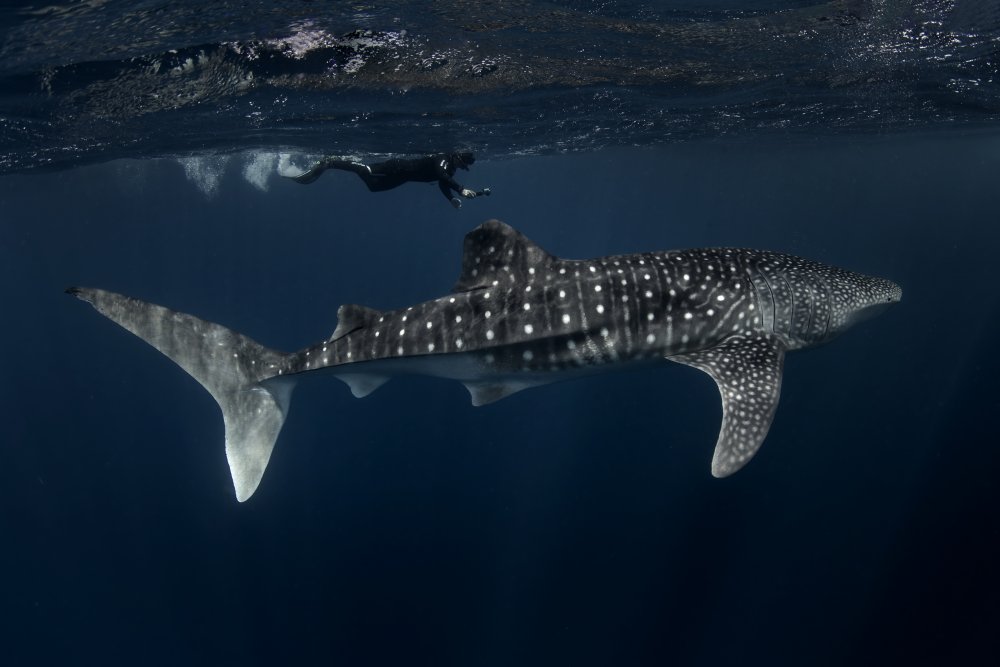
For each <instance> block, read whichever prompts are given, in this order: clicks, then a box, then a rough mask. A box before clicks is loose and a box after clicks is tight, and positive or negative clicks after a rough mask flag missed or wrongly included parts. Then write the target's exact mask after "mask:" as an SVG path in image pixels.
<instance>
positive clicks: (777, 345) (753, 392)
mask: <svg viewBox="0 0 1000 667" xmlns="http://www.w3.org/2000/svg"><path fill="white" fill-rule="evenodd" d="M667 358H668V359H670V360H672V361H677V362H680V363H682V364H687V365H688V366H693V367H694V368H697V369H699V370H702V371H705V372H706V373H708V374H709V375H711V376H712V379H713V380H715V383H716V384H717V385H718V386H719V393H720V394H722V426H721V428H720V429H719V440H718V442H716V444H715V454H714V455H713V457H712V474H713V475H714V476H715V477H726V476H728V475H731V474H733V473H734V472H736V471H737V470H739V469H740V468H742V467H743V466H744V465H745V464H746V462H747V461H749V460H750V459H751V457H753V455H754V454H755V453H756V452H757V450H758V449H759V448H760V445H761V443H762V442H763V441H764V438H765V437H766V436H767V431H768V429H769V428H770V427H771V421H772V420H773V419H774V412H775V410H777V408H778V398H779V396H780V394H781V374H782V369H783V367H784V363H785V344H784V343H783V342H782V341H781V340H780V339H779V338H777V337H776V336H773V335H767V334H761V333H755V334H750V335H739V336H732V337H731V338H727V339H726V340H725V341H724V342H722V343H721V344H719V345H716V346H715V347H712V348H709V349H707V350H701V351H698V352H695V353H692V354H680V355H674V356H669V357H667Z"/></svg>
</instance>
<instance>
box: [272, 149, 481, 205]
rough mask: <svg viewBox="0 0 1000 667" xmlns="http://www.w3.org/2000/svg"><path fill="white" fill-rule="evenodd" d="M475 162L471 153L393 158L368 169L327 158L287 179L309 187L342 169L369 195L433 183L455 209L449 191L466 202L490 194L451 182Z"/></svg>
mask: <svg viewBox="0 0 1000 667" xmlns="http://www.w3.org/2000/svg"><path fill="white" fill-rule="evenodd" d="M475 161H476V157H475V156H474V155H473V154H472V153H450V154H444V153H441V154H438V155H428V156H427V157H422V158H417V159H415V160H402V159H398V158H397V159H393V160H386V161H385V162H376V163H375V164H371V165H367V164H364V163H361V162H351V161H349V160H338V159H335V158H327V159H325V160H323V161H321V162H319V163H318V164H316V165H315V166H314V167H313V168H312V169H310V170H309V171H307V172H305V173H302V174H299V175H298V176H291V177H290V178H291V179H292V180H293V181H295V182H296V183H303V184H306V183H312V182H313V181H315V180H316V179H317V178H319V177H320V174H322V173H323V172H324V171H326V170H327V169H342V170H344V171H353V172H354V173H355V174H357V175H358V176H359V177H360V178H361V180H362V181H364V182H365V185H367V186H368V189H369V190H371V191H372V192H382V191H383V190H391V189H393V188H395V187H399V186H400V185H402V184H403V183H410V182H416V183H433V182H434V181H437V184H438V187H439V188H440V189H441V194H443V195H444V196H445V199H447V200H448V201H450V202H451V204H452V206H454V207H455V208H459V207H461V206H462V200H461V199H459V198H458V197H454V196H452V194H451V193H452V191H454V192H455V193H456V194H459V195H462V196H463V197H465V198H466V199H472V198H473V197H476V196H479V195H488V194H490V189H489V188H484V189H482V190H480V191H478V192H476V191H475V190H469V189H468V188H466V187H464V186H463V185H461V184H459V182H458V181H456V180H455V179H454V178H453V176H454V174H455V169H456V168H457V167H461V168H462V169H465V170H466V171H468V169H469V165H470V164H472V163H473V162H475Z"/></svg>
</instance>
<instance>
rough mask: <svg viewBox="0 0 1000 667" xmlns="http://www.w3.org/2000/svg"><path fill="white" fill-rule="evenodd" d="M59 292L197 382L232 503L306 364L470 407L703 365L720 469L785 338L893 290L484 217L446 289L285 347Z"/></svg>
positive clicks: (873, 306)
mask: <svg viewBox="0 0 1000 667" xmlns="http://www.w3.org/2000/svg"><path fill="white" fill-rule="evenodd" d="M67 291H68V292H70V293H72V294H74V295H76V296H77V297H79V298H80V299H82V300H84V301H87V302H89V303H90V304H91V305H93V306H94V308H96V309H97V310H98V311H99V312H100V313H102V314H103V315H105V316H106V317H108V318H109V319H111V320H113V321H114V322H116V323H118V324H119V325H121V326H122V327H124V328H125V329H128V330H129V331H131V332H132V333H134V334H136V335H137V336H139V337H140V338H142V339H143V340H145V341H146V342H147V343H149V344H150V345H152V346H153V347H155V348H156V349H158V350H160V351H161V352H162V353H163V354H165V355H167V356H168V357H169V358H170V359H172V360H173V361H174V362H176V363H177V364H178V365H180V366H181V368H183V369H184V370H185V371H187V372H188V373H189V374H190V375H191V376H193V377H194V378H195V379H196V380H198V382H200V383H201V384H202V385H203V386H204V387H205V388H206V389H207V390H208V391H209V392H210V393H211V394H212V396H213V397H214V398H215V400H216V401H217V402H218V404H219V406H220V407H221V408H222V414H223V419H224V421H225V431H226V456H227V459H228V461H229V467H230V472H231V473H232V478H233V483H234V486H235V488H236V497H237V499H238V500H240V501H244V500H246V499H247V498H249V497H250V496H251V495H252V494H253V492H254V491H255V490H256V489H257V486H258V484H259V483H260V479H261V477H262V475H263V474H264V469H265V467H266V466H267V462H268V459H269V458H270V456H271V451H272V449H273V447H274V443H275V441H276V440H277V437H278V432H279V431H280V430H281V427H282V424H283V423H284V420H285V417H286V415H287V413H288V406H289V402H290V399H291V390H292V387H293V386H294V384H295V382H296V380H297V379H298V378H299V377H301V376H303V375H305V374H309V373H318V372H327V373H331V374H333V375H335V376H336V377H338V378H339V379H341V380H343V381H344V382H346V383H347V384H348V385H349V387H350V389H351V391H352V392H353V394H354V395H355V396H357V397H362V396H366V395H368V394H369V393H371V392H372V391H374V390H375V389H377V388H378V387H379V386H381V384H382V383H384V382H385V381H386V380H387V379H388V378H389V377H390V376H392V375H396V374H401V373H417V374H424V375H431V376H438V377H445V378H452V379H455V380H459V381H460V382H462V383H464V384H465V386H466V387H467V388H468V390H469V392H470V393H471V395H472V402H473V404H474V405H483V404H486V403H490V402H492V401H496V400H498V399H501V398H503V397H505V396H508V395H510V394H512V393H514V392H516V391H520V390H521V389H525V388H528V387H534V386H538V385H542V384H546V383H549V382H553V381H556V380H561V379H565V378H567V377H572V376H578V375H584V374H588V373H594V372H598V371H604V370H610V369H612V368H614V367H621V366H624V365H639V364H653V363H659V362H662V360H664V359H667V360H671V361H675V362H679V363H682V364H687V365H689V366H693V367H695V368H698V369H700V370H702V371H704V372H706V373H708V374H709V375H710V376H712V378H713V379H714V380H715V381H716V383H717V385H718V387H719V391H720V393H721V395H722V407H723V418H722V425H721V429H720V433H719V438H718V441H717V442H716V446H715V453H714V456H713V459H712V474H713V475H715V476H716V477H724V476H726V475H730V474H732V473H733V472H735V471H736V470H738V469H739V468H741V467H742V466H743V465H744V464H745V463H746V462H747V461H748V460H749V459H750V458H751V457H752V456H753V455H754V453H755V452H756V451H757V449H758V448H759V447H760V444H761V443H762V442H763V440H764V437H765V436H766V435H767V431H768V428H769V427H770V425H771V420H772V418H773V416H774V412H775V409H776V408H777V405H778V396H779V392H780V387H781V376H782V367H783V363H784V357H785V352H786V351H788V350H796V349H800V348H805V347H812V346H815V345H819V344H822V343H824V342H826V341H828V340H830V339H832V338H834V337H835V336H836V335H838V334H839V333H840V332H842V331H843V330H845V329H847V328H848V327H849V326H851V325H852V324H853V323H854V322H856V321H858V320H860V319H863V318H866V317H868V316H870V315H871V314H872V313H873V312H875V311H877V310H879V309H881V308H882V307H884V306H885V305H887V304H891V303H895V302H897V301H899V299H900V297H901V294H902V293H901V290H900V288H899V286H898V285H896V284H895V283H892V282H890V281H888V280H884V279H881V278H874V277H869V276H864V275H861V274H858V273H852V272H850V271H847V270H844V269H840V268H836V267H833V266H827V265H824V264H819V263H817V262H812V261H808V260H805V259H801V258H798V257H793V256H790V255H784V254H780V253H774V252H767V251H759V250H746V249H732V248H714V249H701V250H680V251H670V252H659V253H643V254H633V255H619V256H610V257H601V258H598V259H591V260H568V259H560V258H557V257H555V256H553V255H550V254H549V253H548V252H546V251H545V250H543V249H542V248H540V247H539V246H537V245H536V244H534V243H532V242H531V241H530V240H528V239H527V238H526V237H524V236H523V235H522V234H520V233H519V232H517V231H515V230H514V229H513V228H511V227H509V226H507V225H506V224H504V223H502V222H499V221H496V220H490V221H488V222H486V223H484V224H482V225H480V226H479V227H477V228H476V229H474V230H473V231H471V232H470V233H469V234H468V235H467V236H466V237H465V247H464V254H463V258H462V273H461V277H460V278H459V280H458V283H457V284H456V285H455V287H454V289H453V291H452V293H451V294H448V295H446V296H443V297H440V298H437V299H433V300H431V301H426V302H424V303H420V304H416V305H414V306H410V307H407V308H402V309H399V310H392V311H384V312H380V311H376V310H372V309H370V308H365V307H363V306H357V305H345V306H341V307H340V309H339V311H338V313H337V317H338V323H337V327H336V330H335V331H334V332H333V334H332V335H331V336H330V337H329V338H327V339H325V340H323V341H321V342H319V343H317V344H315V345H311V346H309V347H307V348H305V349H303V350H300V351H298V352H293V353H291V354H284V353H282V352H277V351H275V350H271V349H268V348H266V347H264V346H263V345H260V344H259V343H256V342H255V341H253V340H251V339H250V338H247V337H246V336H243V335H241V334H239V333H236V332H234V331H231V330H229V329H227V328H225V327H223V326H221V325H218V324H213V323H211V322H206V321H204V320H201V319H198V318H196V317H194V316H192V315H186V314H183V313H178V312H175V311H172V310H168V309H167V308H163V307H161V306H157V305H153V304H149V303H146V302H143V301H139V300H137V299H133V298H130V297H126V296H122V295H120V294H115V293H112V292H106V291H103V290H97V289H88V288H70V289H69V290H67Z"/></svg>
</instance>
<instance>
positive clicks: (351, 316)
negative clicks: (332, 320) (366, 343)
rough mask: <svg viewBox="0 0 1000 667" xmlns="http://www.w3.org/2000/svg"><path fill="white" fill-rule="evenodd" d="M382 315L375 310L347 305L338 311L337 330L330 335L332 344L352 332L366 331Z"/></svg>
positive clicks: (352, 304) (351, 304)
mask: <svg viewBox="0 0 1000 667" xmlns="http://www.w3.org/2000/svg"><path fill="white" fill-rule="evenodd" d="M381 315H382V313H381V312H380V311H378V310H375V309H374V308H369V307H367V306H359V305H357V304H354V303H347V304H344V305H343V306H341V307H340V308H338V309H337V328H336V329H334V330H333V333H332V334H331V335H330V339H329V340H330V342H331V343H332V342H333V341H335V340H337V339H338V338H343V337H344V336H346V335H347V334H349V333H351V332H352V331H357V330H358V329H364V328H366V327H368V326H370V325H371V324H372V322H374V321H375V320H376V319H377V318H378V317H380V316H381Z"/></svg>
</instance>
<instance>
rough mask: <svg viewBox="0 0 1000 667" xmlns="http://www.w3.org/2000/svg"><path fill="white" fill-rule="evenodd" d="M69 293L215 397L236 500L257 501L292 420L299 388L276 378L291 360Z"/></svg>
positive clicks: (124, 303) (111, 298) (116, 300)
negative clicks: (280, 438)
mask: <svg viewBox="0 0 1000 667" xmlns="http://www.w3.org/2000/svg"><path fill="white" fill-rule="evenodd" d="M66 291H67V292H68V293H69V294H72V295H74V296H76V297H77V298H79V299H82V300H83V301H86V302H88V303H89V304H90V305H92V306H93V307H94V308H95V309H97V311H98V312H99V313H101V314H102V315H104V316H105V317H107V318H108V319H110V320H112V321H113V322H116V323H117V324H119V325H121V326H122V327H124V328H125V329H128V330H129V331H131V332H132V333H134V334H135V335H136V336H138V337H139V338H141V339H143V340H144V341H146V342H147V343H149V344H150V345H152V346H153V347H155V348H156V349H157V350H159V351H160V352H162V353H163V354H165V355H166V356H167V357H169V358H170V359H171V360H172V361H173V362H174V363H176V364H177V365H178V366H180V367H181V368H183V369H184V370H185V371H187V372H188V373H189V374H190V375H191V377H193V378H194V379H195V380H197V381H198V382H200V383H201V385H202V386H203V387H205V389H207V390H208V392H209V393H210V394H212V397H213V398H214V399H215V401H216V402H217V403H218V404H219V407H220V408H222V417H223V420H224V422H225V427H226V458H227V459H228V461H229V471H230V473H231V474H232V477H233V486H234V487H235V488H236V498H237V500H239V501H240V502H242V501H244V500H246V499H247V498H249V497H250V496H251V495H253V492H254V491H255V490H256V489H257V485H258V484H260V479H261V477H262V476H263V475H264V469H265V468H266V467H267V462H268V459H270V458H271V451H272V450H273V449H274V442H275V440H277V438H278V433H279V432H280V431H281V426H282V424H284V422H285V416H286V415H287V414H288V403H289V400H290V399H291V392H292V387H293V380H292V379H291V378H287V377H285V378H281V377H276V376H277V375H278V369H279V368H280V365H281V362H282V360H283V358H284V356H285V355H283V354H282V353H280V352H276V351H274V350H270V349H268V348H266V347H264V346H263V345H260V344H259V343H257V342H255V341H253V340H251V339H249V338H247V337H246V336H243V335H241V334H238V333H236V332H235V331H231V330H230V329H227V328H226V327H223V326H221V325H219V324H213V323H212V322H206V321H205V320H201V319H198V318H197V317H194V316H192V315H186V314H184V313H178V312H175V311H173V310H169V309H167V308H163V307H162V306H157V305H154V304H151V303H146V302H144V301H139V300H138V299H132V298H129V297H127V296H122V295H121V294H115V293H113V292H105V291H104V290H98V289H87V288H80V287H71V288H70V289H68V290H66ZM265 381H266V382H265Z"/></svg>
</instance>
